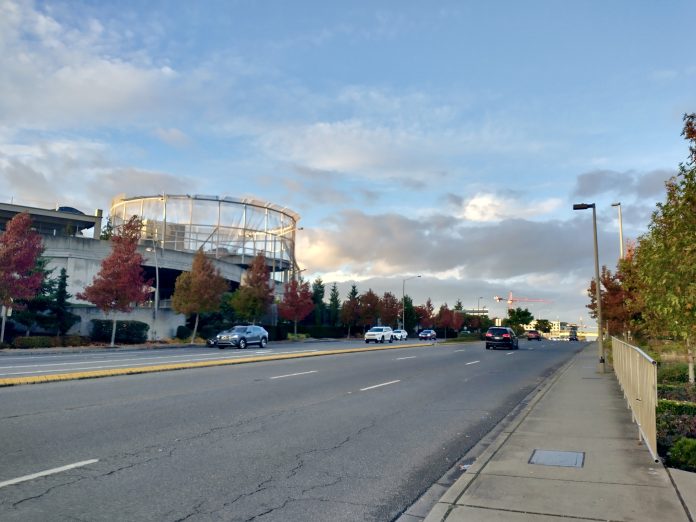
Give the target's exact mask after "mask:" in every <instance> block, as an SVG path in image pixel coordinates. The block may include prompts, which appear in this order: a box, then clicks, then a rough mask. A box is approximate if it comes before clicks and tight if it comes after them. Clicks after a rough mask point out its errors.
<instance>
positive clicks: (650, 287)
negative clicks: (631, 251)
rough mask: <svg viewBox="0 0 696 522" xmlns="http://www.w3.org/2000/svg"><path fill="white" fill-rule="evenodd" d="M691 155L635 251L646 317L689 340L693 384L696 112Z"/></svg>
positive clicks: (688, 131)
mask: <svg viewBox="0 0 696 522" xmlns="http://www.w3.org/2000/svg"><path fill="white" fill-rule="evenodd" d="M682 135H683V136H684V137H685V138H686V139H687V141H689V152H690V157H689V159H688V160H687V161H686V163H681V164H680V165H679V173H678V174H677V175H676V176H674V177H672V178H670V179H669V180H668V181H667V182H666V183H665V186H666V189H667V197H666V200H665V202H664V203H658V204H657V209H656V210H655V212H653V214H652V219H651V222H650V225H649V228H648V232H647V233H646V234H644V235H643V236H641V237H640V239H639V243H638V248H637V249H636V263H637V270H638V279H639V280H640V283H641V289H640V290H641V292H642V298H643V300H644V304H645V308H644V312H645V316H646V318H647V320H648V321H651V322H652V324H656V323H658V322H659V323H660V324H661V325H662V327H663V328H664V330H665V331H666V332H667V333H668V334H669V335H671V336H673V337H675V338H676V339H681V340H684V342H685V344H686V351H687V357H688V361H689V382H691V383H693V382H694V354H693V348H692V343H693V340H694V338H695V337H696V113H694V114H688V115H685V116H684V130H683V132H682Z"/></svg>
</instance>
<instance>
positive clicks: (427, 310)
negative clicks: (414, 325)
mask: <svg viewBox="0 0 696 522" xmlns="http://www.w3.org/2000/svg"><path fill="white" fill-rule="evenodd" d="M434 311H435V307H434V306H433V302H432V301H431V300H430V298H429V297H428V300H427V301H426V302H425V304H424V305H421V306H416V315H417V316H418V323H419V324H420V325H421V327H424V328H432V327H433V312H434Z"/></svg>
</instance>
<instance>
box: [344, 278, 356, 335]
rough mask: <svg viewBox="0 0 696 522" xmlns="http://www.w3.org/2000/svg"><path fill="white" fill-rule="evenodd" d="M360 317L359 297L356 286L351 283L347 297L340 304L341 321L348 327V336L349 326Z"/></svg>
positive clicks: (353, 325)
mask: <svg viewBox="0 0 696 522" xmlns="http://www.w3.org/2000/svg"><path fill="white" fill-rule="evenodd" d="M359 318H360V297H359V296H358V288H357V287H356V286H355V285H351V287H350V292H348V298H347V299H346V300H345V301H343V305H342V306H341V322H342V323H343V324H344V325H346V326H347V327H348V337H350V329H351V327H355V326H356V325H357V324H358V319H359Z"/></svg>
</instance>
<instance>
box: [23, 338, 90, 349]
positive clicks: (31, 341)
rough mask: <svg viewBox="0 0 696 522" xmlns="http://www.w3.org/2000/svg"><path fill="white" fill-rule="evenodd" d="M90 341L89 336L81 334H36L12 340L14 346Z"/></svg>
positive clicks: (69, 343) (71, 344)
mask: <svg viewBox="0 0 696 522" xmlns="http://www.w3.org/2000/svg"><path fill="white" fill-rule="evenodd" d="M89 343H90V339H89V337H82V336H81V335H64V336H56V335H34V336H31V337H26V336H23V337H15V338H14V340H13V341H12V347H13V348H55V347H57V346H86V345H88V344H89Z"/></svg>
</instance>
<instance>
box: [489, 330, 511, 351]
mask: <svg viewBox="0 0 696 522" xmlns="http://www.w3.org/2000/svg"><path fill="white" fill-rule="evenodd" d="M491 348H508V349H510V350H517V349H518V348H519V340H518V339H517V335H515V332H514V331H513V330H512V328H508V327H507V326H493V327H491V328H489V329H488V331H487V332H486V350H490V349H491Z"/></svg>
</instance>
